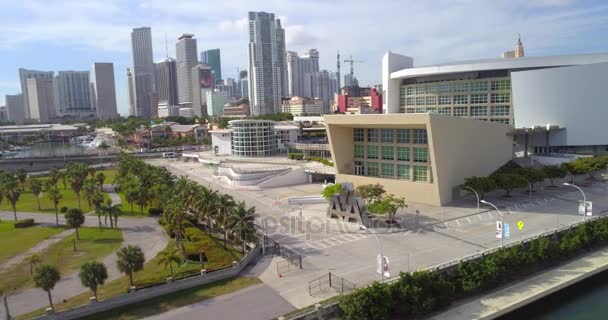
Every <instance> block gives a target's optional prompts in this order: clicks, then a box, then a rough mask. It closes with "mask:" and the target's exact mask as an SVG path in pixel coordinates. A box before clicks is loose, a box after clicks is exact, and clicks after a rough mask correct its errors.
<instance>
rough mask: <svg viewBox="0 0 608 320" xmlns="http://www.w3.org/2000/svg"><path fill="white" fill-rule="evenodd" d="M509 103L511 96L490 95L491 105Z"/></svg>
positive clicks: (504, 94) (501, 94)
mask: <svg viewBox="0 0 608 320" xmlns="http://www.w3.org/2000/svg"><path fill="white" fill-rule="evenodd" d="M510 101H511V95H510V94H509V93H492V94H491V95H490V102H492V103H509V102H510Z"/></svg>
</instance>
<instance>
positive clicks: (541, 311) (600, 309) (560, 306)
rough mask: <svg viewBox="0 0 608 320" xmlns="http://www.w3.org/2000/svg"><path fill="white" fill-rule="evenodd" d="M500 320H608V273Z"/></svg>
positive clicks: (557, 293) (596, 276) (580, 283)
mask: <svg viewBox="0 0 608 320" xmlns="http://www.w3.org/2000/svg"><path fill="white" fill-rule="evenodd" d="M499 319H500V320H511V319H526V320H562V319H563V320H566V319H568V320H573V319H574V320H595V319H608V272H603V273H601V274H598V275H595V276H593V277H591V278H589V279H586V280H584V281H582V282H579V283H578V284H576V285H573V286H570V287H568V288H566V289H563V290H561V291H558V292H556V293H554V294H552V295H550V296H547V297H545V298H544V299H541V300H539V301H537V302H535V303H532V304H530V305H528V306H526V307H523V308H521V309H518V310H516V311H513V312H511V313H509V314H507V315H505V316H503V317H500V318H499Z"/></svg>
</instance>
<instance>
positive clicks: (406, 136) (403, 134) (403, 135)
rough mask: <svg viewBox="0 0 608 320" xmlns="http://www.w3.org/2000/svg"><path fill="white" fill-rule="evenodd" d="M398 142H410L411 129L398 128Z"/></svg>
mask: <svg viewBox="0 0 608 320" xmlns="http://www.w3.org/2000/svg"><path fill="white" fill-rule="evenodd" d="M397 143H410V129H397Z"/></svg>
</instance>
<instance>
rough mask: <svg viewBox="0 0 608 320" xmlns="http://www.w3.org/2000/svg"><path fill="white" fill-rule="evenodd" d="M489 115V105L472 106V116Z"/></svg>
mask: <svg viewBox="0 0 608 320" xmlns="http://www.w3.org/2000/svg"><path fill="white" fill-rule="evenodd" d="M487 115H488V107H471V117H485V116H487Z"/></svg>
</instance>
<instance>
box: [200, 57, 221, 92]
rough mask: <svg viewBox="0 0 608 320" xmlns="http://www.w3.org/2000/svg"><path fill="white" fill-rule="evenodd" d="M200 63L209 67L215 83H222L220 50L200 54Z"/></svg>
mask: <svg viewBox="0 0 608 320" xmlns="http://www.w3.org/2000/svg"><path fill="white" fill-rule="evenodd" d="M201 63H204V64H206V65H208V66H210V67H211V71H213V77H214V79H215V83H216V84H219V83H220V81H222V79H223V78H222V58H221V56H220V49H211V50H205V51H203V52H201Z"/></svg>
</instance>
